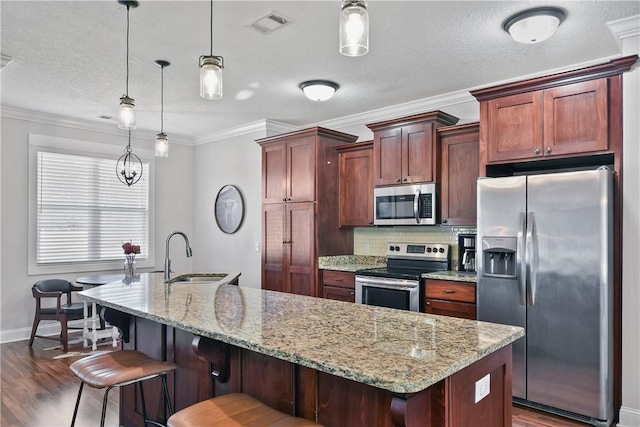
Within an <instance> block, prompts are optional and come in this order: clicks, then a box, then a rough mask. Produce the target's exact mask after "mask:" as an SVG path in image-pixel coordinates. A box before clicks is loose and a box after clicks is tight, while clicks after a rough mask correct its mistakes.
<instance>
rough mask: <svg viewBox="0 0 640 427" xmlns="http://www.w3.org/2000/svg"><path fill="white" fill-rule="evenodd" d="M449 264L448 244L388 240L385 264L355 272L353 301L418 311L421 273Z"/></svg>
mask: <svg viewBox="0 0 640 427" xmlns="http://www.w3.org/2000/svg"><path fill="white" fill-rule="evenodd" d="M450 266H451V260H450V247H449V245H448V244H442V243H389V245H388V246H387V266H386V267H381V268H371V269H365V270H357V271H356V303H357V304H368V305H377V306H380V307H390V308H398V309H401V310H411V311H421V308H422V307H421V304H422V300H423V298H422V295H421V292H420V291H421V290H420V278H421V276H422V274H423V273H430V272H434V271H440V270H449V269H450Z"/></svg>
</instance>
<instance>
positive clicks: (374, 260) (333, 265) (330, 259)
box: [318, 255, 387, 272]
mask: <svg viewBox="0 0 640 427" xmlns="http://www.w3.org/2000/svg"><path fill="white" fill-rule="evenodd" d="M386 265H387V258H386V257H383V256H372V255H338V256H321V257H319V258H318V268H319V269H320V270H335V271H349V272H355V271H357V270H364V269H367V268H377V267H386Z"/></svg>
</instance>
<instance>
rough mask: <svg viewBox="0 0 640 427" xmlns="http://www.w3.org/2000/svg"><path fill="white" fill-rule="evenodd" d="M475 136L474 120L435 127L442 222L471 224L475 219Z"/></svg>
mask: <svg viewBox="0 0 640 427" xmlns="http://www.w3.org/2000/svg"><path fill="white" fill-rule="evenodd" d="M479 140H480V125H479V123H478V122H475V123H467V124H464V125H458V126H447V127H441V128H440V129H438V144H439V146H440V159H441V162H442V166H441V168H440V179H439V183H440V222H441V224H442V225H472V226H475V225H476V223H477V197H476V182H477V180H478V158H479Z"/></svg>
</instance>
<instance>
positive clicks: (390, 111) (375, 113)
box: [309, 90, 476, 129]
mask: <svg viewBox="0 0 640 427" xmlns="http://www.w3.org/2000/svg"><path fill="white" fill-rule="evenodd" d="M467 102H476V99H475V98H474V97H473V96H471V94H470V93H469V91H468V90H461V91H456V92H450V93H446V94H444V95H437V96H432V97H430V98H423V99H418V100H416V101H410V102H405V103H402V104H396V105H392V106H391V107H384V108H379V109H377V110H371V111H366V112H364V113H358V114H353V115H351V116H346V117H340V118H338V119H332V120H325V121H323V122H318V123H315V124H313V125H309V127H311V126H322V127H328V128H333V129H341V128H346V127H349V126H358V125H363V124H365V123H374V122H379V121H383V120H390V119H394V118H397V117H403V116H410V115H413V114H418V113H424V112H425V111H431V110H441V109H444V108H445V107H450V106H452V105H458V104H464V103H467Z"/></svg>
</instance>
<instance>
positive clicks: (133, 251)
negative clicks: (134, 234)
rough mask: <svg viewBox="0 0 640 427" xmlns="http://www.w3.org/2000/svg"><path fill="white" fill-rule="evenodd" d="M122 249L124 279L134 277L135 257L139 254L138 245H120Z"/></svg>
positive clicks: (129, 243) (128, 243)
mask: <svg viewBox="0 0 640 427" xmlns="http://www.w3.org/2000/svg"><path fill="white" fill-rule="evenodd" d="M122 249H124V257H125V260H124V277H125V278H126V277H134V276H135V275H136V255H137V254H139V253H140V246H139V245H132V244H131V242H127V243H124V244H123V245H122Z"/></svg>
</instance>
